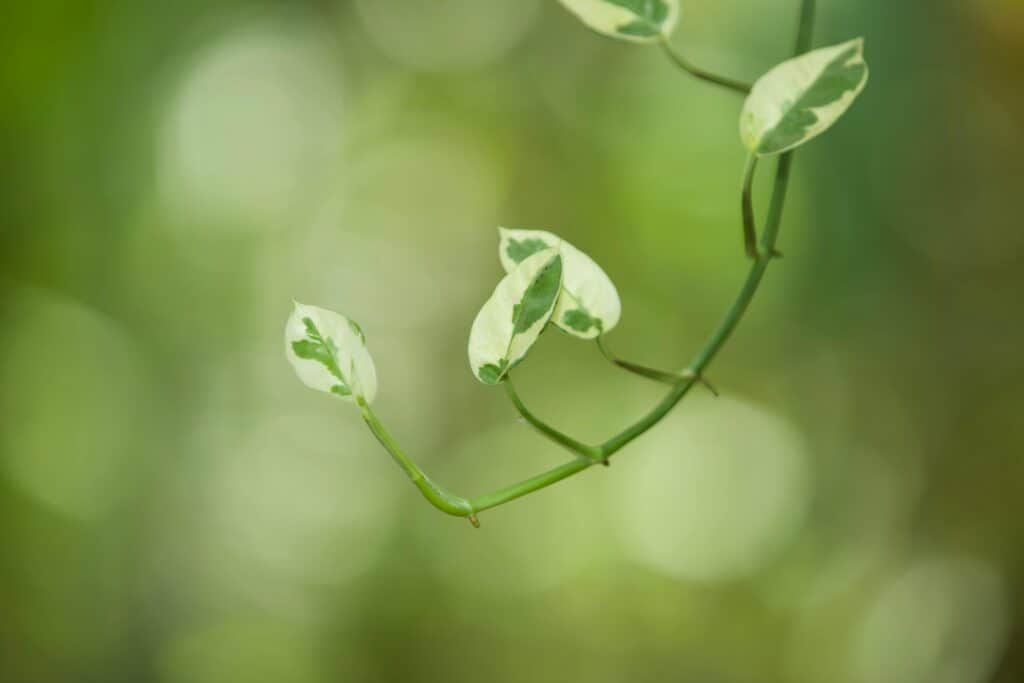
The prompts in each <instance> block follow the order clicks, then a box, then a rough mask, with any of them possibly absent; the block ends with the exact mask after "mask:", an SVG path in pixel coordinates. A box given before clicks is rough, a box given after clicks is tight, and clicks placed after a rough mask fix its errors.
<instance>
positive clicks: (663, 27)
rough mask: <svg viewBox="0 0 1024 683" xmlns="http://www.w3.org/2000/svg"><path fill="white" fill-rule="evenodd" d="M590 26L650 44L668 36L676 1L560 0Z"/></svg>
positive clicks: (673, 24) (674, 18)
mask: <svg viewBox="0 0 1024 683" xmlns="http://www.w3.org/2000/svg"><path fill="white" fill-rule="evenodd" d="M560 2H561V3H562V4H563V5H565V7H566V8H567V9H568V10H569V11H570V12H572V13H573V14H575V15H576V16H577V17H579V18H580V20H581V21H583V23H584V24H586V25H587V26H589V27H590V28H591V29H593V30H595V31H597V32H598V33H602V34H604V35H606V36H611V37H612V38H619V39H621V40H629V41H632V42H636V43H650V42H654V41H656V40H659V39H660V38H661V37H662V36H665V37H668V36H669V35H671V33H672V31H673V29H675V27H676V22H677V21H678V19H679V1H678V0H560Z"/></svg>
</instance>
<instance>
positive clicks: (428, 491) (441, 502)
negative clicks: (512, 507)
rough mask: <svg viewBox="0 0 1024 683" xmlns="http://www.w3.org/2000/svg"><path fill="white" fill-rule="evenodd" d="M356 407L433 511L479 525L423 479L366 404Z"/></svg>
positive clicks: (465, 504) (469, 510)
mask: <svg viewBox="0 0 1024 683" xmlns="http://www.w3.org/2000/svg"><path fill="white" fill-rule="evenodd" d="M356 403H358V405H359V409H360V410H361V411H362V413H363V420H365V421H366V424H367V425H368V426H369V427H370V431H371V432H373V435H374V436H375V437H377V441H379V442H380V444H381V445H382V446H384V449H385V450H386V451H387V452H388V453H390V454H391V457H392V458H394V460H395V462H396V463H398V466H399V467H401V468H402V469H403V470H405V473H406V474H407V475H409V479H411V480H412V483H413V484H414V485H415V486H416V488H418V489H419V490H420V493H422V494H423V497H424V498H426V499H427V500H428V501H430V504H431V505H433V506H434V507H436V508H437V509H438V510H440V511H442V512H446V513H448V514H449V515H454V516H456V517H469V521H470V522H472V523H473V525H474V526H478V525H479V523H478V522H477V520H476V516H475V514H474V513H475V511H476V510H475V508H474V507H473V505H472V504H470V502H469V501H467V500H466V499H465V498H461V497H459V496H457V495H455V494H454V493H451V492H449V491H448V490H447V489H445V488H444V487H443V486H441V485H440V484H437V483H436V482H434V480H432V479H431V478H430V477H428V476H427V475H426V473H424V472H423V470H421V469H420V468H419V467H417V466H416V463H414V462H413V461H412V460H411V459H410V458H409V456H407V455H406V454H405V451H403V450H402V449H401V447H400V446H399V445H398V443H397V442H396V441H395V440H394V439H393V438H391V435H390V434H388V431H387V430H386V429H385V428H384V425H383V424H381V422H380V420H378V419H377V415H376V414H374V412H373V410H372V409H371V408H370V406H369V404H367V403H366V401H365V400H363V399H362V397H358V398H357V399H356Z"/></svg>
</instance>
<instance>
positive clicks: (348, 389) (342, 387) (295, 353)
mask: <svg viewBox="0 0 1024 683" xmlns="http://www.w3.org/2000/svg"><path fill="white" fill-rule="evenodd" d="M284 341H285V354H286V355H287V356H288V362H290V363H291V364H292V367H293V368H294V369H295V374H296V375H298V376H299V379H300V380H302V383H303V384H305V385H306V386H307V387H309V388H311V389H316V390H318V391H324V392H327V393H330V394H334V395H335V396H339V397H341V398H343V399H345V400H348V401H354V400H355V398H356V397H362V398H363V399H365V401H366V402H367V403H371V402H372V401H373V399H374V397H376V395H377V371H376V369H375V368H374V366H373V359H372V358H370V352H369V351H367V350H366V337H365V336H364V335H363V331H362V330H361V329H359V326H358V325H357V324H356V323H354V322H353V321H351V320H349V319H348V318H346V317H345V316H343V315H341V314H340V313H335V312H334V311H328V310H327V309H324V308H318V307H316V306H307V305H305V304H300V303H299V302H297V301H296V302H295V310H294V311H292V314H291V316H290V317H289V318H288V324H287V325H286V326H285V330H284Z"/></svg>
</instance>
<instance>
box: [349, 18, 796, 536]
mask: <svg viewBox="0 0 1024 683" xmlns="http://www.w3.org/2000/svg"><path fill="white" fill-rule="evenodd" d="M814 10H815V3H814V0H802V3H801V9H800V22H799V29H798V31H797V41H796V51H795V54H796V55H801V54H803V53H805V52H807V51H808V50H809V49H810V47H811V37H812V34H813V27H814ZM791 165H792V152H787V153H785V154H783V155H782V156H781V157H780V158H779V162H778V165H777V166H776V169H775V185H774V187H773V189H772V199H771V204H770V206H769V209H768V216H767V219H766V221H765V229H764V232H763V233H762V235H761V251H760V254H759V255H758V256H757V258H756V260H755V261H754V263H753V264H752V265H751V267H750V271H749V272H748V273H747V278H746V280H745V281H744V283H743V286H742V288H741V289H740V291H739V293H738V294H737V295H736V298H735V300H733V303H732V305H731V306H730V307H729V310H728V311H726V314H725V317H724V318H723V319H722V321H721V322H720V323H719V325H718V327H717V328H716V329H715V331H714V332H713V333H712V334H711V336H710V337H709V338H708V340H707V341H706V342H705V344H704V346H703V348H702V349H701V350H700V351H699V352H698V353H697V356H696V357H695V358H694V359H693V362H692V363H690V366H689V367H688V368H687V369H686V370H685V371H684V374H689V375H692V376H693V377H694V378H696V377H700V376H701V375H702V374H703V372H704V370H705V369H706V368H707V366H708V365H709V364H710V363H711V361H712V360H714V358H715V356H717V355H718V352H719V351H721V349H722V347H723V346H724V345H725V342H726V341H728V339H729V337H730V336H732V333H733V332H734V331H735V329H736V327H737V326H738V325H739V323H740V320H742V318H743V315H744V313H746V311H747V308H749V306H750V302H751V301H752V300H753V298H754V295H755V294H756V293H757V289H758V287H759V286H760V284H761V280H762V278H763V277H764V274H765V271H766V270H767V269H768V265H769V264H770V263H771V261H772V259H773V254H774V253H775V243H776V241H777V240H778V235H779V228H780V225H781V223H782V210H783V207H784V205H785V202H786V191H787V189H788V186H789V173H790V168H791ZM696 381H697V380H696V379H689V380H685V381H682V382H680V383H678V384H676V385H675V386H673V387H672V389H671V390H670V391H669V392H668V394H666V396H665V397H664V398H663V399H662V400H661V402H660V403H658V405H656V406H655V407H654V409H653V410H651V412H649V413H648V414H647V415H645V416H644V417H642V418H640V419H639V420H637V421H636V422H635V423H633V424H632V425H630V426H629V427H626V428H625V429H624V430H622V431H621V432H619V433H618V434H616V435H615V436H613V437H611V438H610V439H608V440H607V441H605V442H604V443H603V444H601V445H600V446H597V447H593V446H586V445H585V444H581V443H579V442H578V441H575V440H574V439H572V438H570V437H568V436H565V435H564V434H562V433H561V432H558V431H557V430H556V429H554V428H553V427H549V426H548V425H546V424H545V423H543V422H541V421H540V420H539V419H538V418H536V417H534V416H533V415H532V413H530V412H529V411H528V410H527V409H526V407H525V406H523V405H522V402H521V401H519V400H518V396H515V391H514V389H509V385H506V389H509V391H510V396H515V398H514V399H513V403H515V404H516V407H517V409H519V410H520V413H521V414H522V415H523V417H524V418H526V419H527V420H528V421H529V422H530V423H531V424H533V426H534V427H536V428H537V429H539V430H541V431H542V432H543V433H544V434H546V435H547V436H549V437H551V438H553V439H555V440H556V441H558V442H559V443H561V444H563V445H565V446H566V447H568V448H570V449H571V450H576V451H577V452H581V451H579V450H577V449H583V450H586V451H590V452H591V453H593V452H595V451H596V453H597V454H598V456H599V458H600V459H595V458H593V457H589V456H582V457H578V458H576V459H575V460H572V461H570V462H567V463H565V464H564V465H560V466H558V467H555V468H553V469H550V470H548V471H546V472H542V473H541V474H538V475H535V476H533V477H530V478H529V479H524V480H523V481H520V482H518V483H516V484H512V485H511V486H506V487H505V488H502V489H498V490H497V491H494V492H492V493H488V494H485V495H482V496H477V497H476V498H472V499H469V500H466V499H464V498H460V497H458V496H456V495H454V494H452V493H449V492H448V491H446V490H445V489H443V488H442V487H441V486H439V485H438V484H435V483H434V482H433V481H431V480H430V479H429V478H428V477H427V476H426V475H425V474H424V473H423V472H422V471H420V469H419V468H418V467H416V465H415V464H414V463H413V462H412V461H411V460H410V459H409V458H408V456H406V455H405V453H404V452H402V450H401V449H400V448H399V447H398V445H397V444H396V443H395V442H394V440H393V439H392V438H391V436H390V435H389V434H388V433H387V431H386V430H385V429H384V427H383V425H381V424H380V422H379V421H378V420H377V417H376V416H375V415H374V414H373V411H371V410H370V407H369V406H368V405H366V403H365V401H362V400H360V401H359V405H360V408H362V411H363V417H364V419H365V420H366V423H367V424H368V425H369V426H370V429H371V430H372V431H373V433H374V435H375V436H376V437H377V439H378V440H379V441H380V442H381V444H382V445H383V446H384V447H385V448H386V449H387V451H388V452H389V453H390V454H391V456H392V457H393V458H394V459H395V461H396V462H397V463H398V465H399V466H400V467H401V468H402V469H403V470H405V472H406V473H407V474H408V475H409V478H410V479H411V480H412V481H413V483H414V484H415V485H416V486H417V488H419V489H420V491H421V492H422V493H423V495H424V497H426V499H427V500H428V501H430V503H431V504H433V505H434V507H436V508H438V509H439V510H441V511H443V512H446V513H448V514H450V515H455V516H458V517H469V519H470V521H471V522H473V524H474V525H476V524H477V522H476V517H475V513H476V512H479V511H482V510H488V509H490V508H493V507H497V506H499V505H502V504H504V503H507V502H509V501H512V500H515V499H516V498H520V497H522V496H525V495H527V494H529V493H533V492H534V491H539V490H541V489H543V488H547V487H548V486H551V485H552V484H555V483H558V482H559V481H562V480H563V479H566V478H568V477H571V476H573V475H575V474H578V473H579V472H582V471H583V470H585V469H587V468H589V467H592V466H593V465H594V464H596V463H597V462H601V461H602V460H606V459H607V458H610V457H611V456H612V455H613V454H615V453H616V452H617V451H619V450H620V449H622V448H623V447H624V446H625V445H626V444H628V443H630V442H631V441H633V440H634V439H636V438H637V437H639V436H640V435H641V434H643V433H644V432H646V431H647V430H648V429H650V428H651V427H653V426H654V425H656V424H657V423H658V422H660V421H661V419H662V418H664V417H665V415H667V414H668V413H669V411H670V410H672V408H674V407H675V405H676V404H677V403H679V401H680V399H682V398H683V396H685V395H686V394H687V392H688V391H689V390H690V388H691V387H693V385H694V384H695V383H696ZM541 425H543V427H544V428H543V429H542V428H541ZM556 435H557V436H556ZM569 444H573V446H569Z"/></svg>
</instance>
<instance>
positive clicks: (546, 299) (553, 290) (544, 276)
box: [512, 257, 562, 334]
mask: <svg viewBox="0 0 1024 683" xmlns="http://www.w3.org/2000/svg"><path fill="white" fill-rule="evenodd" d="M561 288H562V258H561V257H555V258H554V259H552V260H551V263H549V264H548V265H546V266H544V268H543V269H542V270H541V271H540V273H538V274H537V277H536V278H534V280H533V282H531V283H530V286H529V287H528V288H527V290H526V292H525V293H524V294H523V300H522V301H521V302H520V303H518V304H516V305H515V306H513V307H512V325H513V327H512V331H513V334H521V333H523V332H526V331H527V330H529V329H530V328H531V327H533V326H534V325H535V324H536V323H537V321H538V320H540V319H542V318H544V317H545V316H548V315H550V312H551V307H552V306H553V305H554V302H555V299H556V298H557V297H558V292H559V290H560V289H561Z"/></svg>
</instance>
